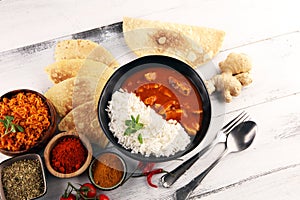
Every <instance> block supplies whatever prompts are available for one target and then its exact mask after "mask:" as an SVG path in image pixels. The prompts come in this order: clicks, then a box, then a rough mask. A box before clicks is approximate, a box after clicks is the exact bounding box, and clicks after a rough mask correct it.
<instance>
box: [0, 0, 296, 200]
mask: <svg viewBox="0 0 300 200" xmlns="http://www.w3.org/2000/svg"><path fill="white" fill-rule="evenodd" d="M123 16H131V17H142V18H145V19H152V20H162V21H169V22H177V23H184V24H190V25H197V26H207V27H212V28H217V29H221V30H224V31H225V32H226V37H225V41H224V44H223V47H222V50H221V52H220V53H219V54H218V55H217V56H216V57H215V58H214V59H213V63H215V65H216V66H217V64H218V62H219V61H221V60H223V59H224V58H225V57H226V56H227V55H228V54H229V53H230V52H243V53H246V54H248V55H249V56H250V57H251V58H252V60H253V71H252V73H253V77H254V82H253V83H252V84H251V85H250V86H249V87H247V88H245V89H243V91H242V94H241V95H240V96H239V97H238V98H234V100H233V101H232V103H230V104H225V103H224V107H225V110H223V111H222V112H221V113H219V114H220V115H218V116H214V117H215V118H218V117H221V118H223V117H224V121H228V120H229V119H231V118H232V117H234V116H235V115H237V114H238V113H239V112H240V111H241V110H246V111H247V112H249V113H250V114H251V116H252V119H253V120H254V121H255V122H256V123H257V124H258V134H257V137H256V138H255V141H254V143H253V145H252V146H251V147H250V148H249V149H247V150H246V151H244V152H241V153H239V154H234V155H230V156H228V157H226V158H225V159H224V160H222V162H220V163H219V165H218V166H217V167H216V168H215V169H214V170H212V171H211V173H210V174H209V175H208V176H207V177H206V178H205V179H204V180H203V182H202V184H201V185H200V186H199V187H198V188H197V189H196V190H195V191H194V193H193V194H192V196H191V199H198V198H202V199H214V200H215V199H220V200H221V199H222V200H224V199H231V200H233V199H238V200H240V199H249V200H250V199H251V200H252V199H256V200H257V199H278V200H279V199H280V200H283V199H291V200H294V199H300V190H299V188H300V154H299V152H300V103H299V102H300V78H299V74H298V73H299V72H300V70H299V67H300V66H299V61H298V60H299V56H300V53H299V52H300V32H299V30H300V23H299V19H300V14H299V6H298V3H297V2H296V1H293V0H284V1H261V0H245V1H239V0H227V1H222V0H211V1H206V0H185V1H181V0H167V1H159V0H152V1H139V0H111V1H104V0H89V1H80V0H74V1H71V0H64V1H60V0H52V1H48V0H39V1H34V0H2V1H1V0H0V52H2V54H1V55H4V54H6V55H7V57H9V56H10V53H9V52H12V50H13V49H16V48H19V47H23V46H27V45H31V44H36V43H39V42H43V41H48V40H52V39H55V38H59V37H62V36H67V35H70V34H74V33H78V32H81V31H86V30H90V29H93V28H96V27H101V26H105V25H109V24H112V23H115V22H119V21H121V20H122V17H123ZM8 59H9V58H8ZM24 59H27V61H28V63H23V62H21V61H19V62H18V61H15V62H14V63H15V65H14V66H11V65H8V64H7V65H5V62H3V61H2V62H1V65H0V69H1V71H0V93H1V94H2V93H4V92H5V91H7V90H10V89H12V88H16V87H20V86H28V87H32V88H35V87H36V89H37V90H40V91H45V90H46V89H47V86H48V85H49V84H50V82H46V83H43V84H37V83H36V82H35V81H37V82H39V81H41V80H42V79H44V78H43V77H42V76H45V75H42V74H43V73H44V72H43V69H44V67H45V64H50V63H51V62H53V54H52V55H51V54H49V55H48V56H46V57H45V59H46V61H45V60H43V61H38V60H35V59H33V58H30V59H29V60H28V57H27V58H26V55H25V58H24ZM51 59H52V60H51ZM33 65H34V66H33ZM22 70H23V71H22ZM24 70H25V71H26V72H27V73H23V72H24ZM31 70H34V71H31ZM215 70H217V69H215ZM21 72H22V73H21ZM11 73H14V74H15V75H14V78H15V80H14V81H8V79H7V78H5V77H7V76H8V74H9V75H11ZM34 78H35V79H34ZM22 79H25V80H26V79H27V80H30V81H28V82H26V81H25V82H24V81H21V80H22ZM213 153H214V152H212V154H213ZM212 157H213V156H210V157H209V156H208V157H206V158H203V159H201V160H199V162H197V163H196V164H195V165H194V166H193V167H192V168H191V170H190V172H189V173H187V174H185V175H184V177H182V178H181V179H180V180H179V181H178V183H176V184H175V185H174V187H173V188H171V189H164V188H160V189H157V190H156V189H153V188H149V187H148V186H147V184H146V183H145V180H144V179H142V180H136V179H134V180H133V179H130V180H129V181H128V182H127V183H126V184H124V185H123V186H122V187H120V188H118V189H116V190H114V191H110V192H105V193H106V194H107V195H108V196H110V197H111V199H168V198H170V195H171V194H172V192H174V191H175V190H176V187H178V186H179V185H184V184H185V183H187V182H188V181H189V180H191V179H192V177H194V176H195V175H197V174H199V173H200V172H201V170H203V168H204V167H205V166H207V165H208V164H209V162H210V161H211V160H212V159H213V158H212ZM7 158H8V157H6V156H4V155H0V160H1V161H3V160H5V159H7ZM179 163H180V162H179V161H178V162H177V163H175V164H174V163H173V164H170V165H168V164H165V166H166V167H167V168H169V169H171V168H172V167H174V166H175V165H176V164H179ZM155 178H157V179H158V178H159V176H157V177H156V176H155ZM83 179H84V178H83ZM157 179H154V181H157ZM66 181H67V180H66ZM53 185H54V184H50V185H49V187H50V186H51V187H52V186H53ZM53 187H54V186H53ZM63 187H64V185H60V186H59V187H58V188H57V189H56V190H57V192H58V193H62V192H63V190H64V188H63ZM50 191H51V189H50ZM48 193H49V190H48ZM48 195H49V196H48V197H47V198H45V199H58V198H59V195H56V194H52V195H51V194H48Z"/></svg>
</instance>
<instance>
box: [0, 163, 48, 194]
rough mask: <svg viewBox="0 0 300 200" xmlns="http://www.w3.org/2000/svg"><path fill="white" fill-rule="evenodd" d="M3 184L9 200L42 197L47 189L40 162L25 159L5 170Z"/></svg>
mask: <svg viewBox="0 0 300 200" xmlns="http://www.w3.org/2000/svg"><path fill="white" fill-rule="evenodd" d="M2 184H3V188H4V193H5V197H6V199H7V200H16V199H18V200H29V199H33V198H36V197H38V196H40V195H41V194H42V193H43V191H44V189H45V188H44V181H43V176H42V169H41V165H40V162H39V161H38V160H30V159H24V160H19V161H16V162H14V163H13V164H12V165H10V166H7V167H5V168H3V171H2Z"/></svg>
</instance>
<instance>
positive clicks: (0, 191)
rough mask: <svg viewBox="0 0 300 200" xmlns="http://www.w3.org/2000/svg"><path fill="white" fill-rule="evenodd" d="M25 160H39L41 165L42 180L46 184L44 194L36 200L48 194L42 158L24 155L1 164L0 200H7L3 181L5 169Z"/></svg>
mask: <svg viewBox="0 0 300 200" xmlns="http://www.w3.org/2000/svg"><path fill="white" fill-rule="evenodd" d="M25 159H26V160H38V162H39V163H40V166H41V174H42V180H43V183H44V184H43V192H42V193H41V194H40V195H39V196H37V197H36V198H40V197H42V196H44V195H45V194H46V192H47V181H46V176H45V170H44V165H43V162H42V159H41V157H40V156H39V155H38V154H24V155H19V156H15V157H13V158H10V159H8V160H5V161H4V162H2V163H1V164H0V199H2V200H6V197H5V192H4V188H3V180H2V175H3V169H4V168H5V167H8V166H11V165H12V164H13V163H15V162H17V161H20V160H25Z"/></svg>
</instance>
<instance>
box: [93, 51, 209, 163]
mask: <svg viewBox="0 0 300 200" xmlns="http://www.w3.org/2000/svg"><path fill="white" fill-rule="evenodd" d="M153 66H161V67H167V68H171V69H172V70H176V71H177V72H179V73H181V74H182V75H183V76H185V78H187V79H188V80H189V81H190V83H191V84H192V85H194V88H195V91H196V92H197V93H198V94H199V96H200V98H201V100H202V107H203V118H202V122H201V124H200V127H201V128H200V130H199V131H197V133H196V135H195V136H193V137H192V140H191V142H190V144H189V145H188V146H187V147H186V148H185V150H183V151H179V152H176V153H175V154H173V155H170V156H161V157H156V156H155V155H150V156H145V155H142V154H140V153H132V152H131V149H126V148H124V147H123V146H122V145H121V144H119V143H118V138H117V137H115V136H114V135H113V133H112V132H111V131H110V130H109V125H108V124H109V122H110V118H109V116H108V113H107V111H106V109H107V106H108V102H109V101H110V100H111V98H112V94H113V93H114V92H115V91H117V90H119V89H120V88H121V86H122V84H123V83H124V81H125V80H126V79H127V78H128V77H129V76H130V75H132V74H134V73H136V72H138V71H139V70H143V69H146V68H149V67H153ZM98 120H99V122H100V126H101V128H102V129H103V132H104V133H105V135H106V136H107V138H108V139H109V140H110V142H111V143H112V144H113V145H114V146H115V147H116V148H117V149H118V150H120V151H121V152H122V153H124V154H125V155H127V156H129V157H131V158H133V159H135V160H140V161H146V162H164V161H169V160H174V159H176V158H179V157H181V156H183V155H185V154H187V153H189V152H190V151H192V150H193V149H195V148H196V147H197V146H198V145H199V144H200V142H201V141H202V140H203V138H204V137H205V135H206V133H207V130H208V127H209V125H210V121H211V102H210V98H209V94H208V92H207V90H206V87H205V84H204V82H203V80H202V79H201V77H200V76H199V74H198V73H197V72H196V71H195V70H193V69H192V67H190V66H189V65H187V64H186V63H184V62H182V61H180V60H177V59H175V58H171V57H167V56H160V55H153V56H145V57H141V58H138V59H136V60H134V61H132V62H130V63H128V64H125V65H124V66H122V67H120V68H119V69H118V70H116V71H115V72H114V74H113V75H112V76H111V77H110V79H109V80H108V81H107V83H106V85H105V86H104V88H103V91H102V94H101V96H100V99H99V103H98Z"/></svg>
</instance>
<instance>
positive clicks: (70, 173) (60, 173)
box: [44, 131, 92, 178]
mask: <svg viewBox="0 0 300 200" xmlns="http://www.w3.org/2000/svg"><path fill="white" fill-rule="evenodd" d="M44 157H45V164H46V167H47V169H48V170H49V172H50V173H51V174H52V175H54V176H56V177H59V178H71V177H75V176H78V175H80V174H82V173H83V172H84V171H85V170H86V169H87V168H88V166H89V164H90V163H91V160H92V146H91V144H90V142H89V141H88V139H87V138H86V137H84V136H83V135H80V136H79V135H78V133H77V132H76V131H69V132H62V133H59V134H58V135H56V136H55V137H53V138H52V139H51V140H50V142H49V143H48V145H47V146H46V148H45V151H44Z"/></svg>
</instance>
